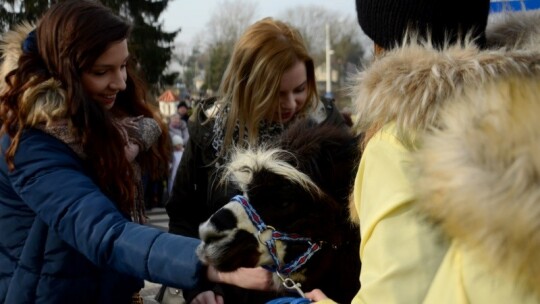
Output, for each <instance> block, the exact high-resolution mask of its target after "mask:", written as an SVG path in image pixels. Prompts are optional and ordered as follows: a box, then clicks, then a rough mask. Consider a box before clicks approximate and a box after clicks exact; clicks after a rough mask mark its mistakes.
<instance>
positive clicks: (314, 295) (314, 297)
mask: <svg viewBox="0 0 540 304" xmlns="http://www.w3.org/2000/svg"><path fill="white" fill-rule="evenodd" d="M306 298H308V299H310V300H311V301H312V302H318V301H322V300H326V299H328V297H327V296H326V295H325V294H324V293H323V292H322V291H321V290H320V289H313V290H312V291H310V292H306Z"/></svg>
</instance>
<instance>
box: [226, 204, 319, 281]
mask: <svg viewBox="0 0 540 304" xmlns="http://www.w3.org/2000/svg"><path fill="white" fill-rule="evenodd" d="M231 201H234V202H237V203H240V205H242V207H244V210H245V211H246V213H247V214H248V216H249V219H250V220H251V222H252V223H253V225H254V226H255V227H256V228H257V231H258V233H259V236H260V234H261V233H263V232H265V231H267V230H271V231H272V234H271V238H270V239H268V240H267V241H264V244H265V245H266V248H267V249H268V252H269V253H270V256H271V257H272V260H273V261H274V265H272V266H263V267H265V268H266V269H268V270H269V271H272V272H276V273H278V275H279V274H283V275H286V276H288V275H290V274H291V273H292V272H294V271H296V270H297V269H298V268H300V267H302V266H303V265H304V264H305V263H306V262H307V261H308V260H309V259H310V258H311V257H312V256H313V254H315V252H317V251H319V250H320V249H321V246H320V245H319V244H318V243H314V242H312V240H311V239H310V238H305V237H300V236H299V235H298V234H295V233H290V234H287V233H282V232H279V231H276V229H275V228H274V227H272V226H268V225H266V224H265V223H264V222H263V220H262V219H261V217H260V216H259V214H257V211H255V209H254V208H253V206H251V204H250V203H249V202H248V200H247V198H246V197H245V196H242V195H236V196H235V197H233V198H232V199H231ZM276 240H282V241H286V242H306V243H308V244H309V245H310V246H309V248H308V249H307V250H306V251H305V252H304V254H302V255H301V256H299V257H298V258H296V259H295V260H293V261H291V262H290V263H287V264H285V265H282V264H281V262H280V261H279V259H278V257H277V250H276ZM259 241H260V242H263V241H262V240H261V239H260V238H259ZM280 277H281V276H280Z"/></svg>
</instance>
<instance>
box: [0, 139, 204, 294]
mask: <svg viewBox="0 0 540 304" xmlns="http://www.w3.org/2000/svg"><path fill="white" fill-rule="evenodd" d="M7 144H8V140H7V139H6V138H3V140H2V146H3V147H2V149H3V150H4V151H5V148H6V147H7ZM9 179H10V182H11V184H12V186H13V189H14V190H15V191H16V192H17V194H18V195H19V196H20V197H21V199H22V200H23V201H24V202H25V203H26V204H27V205H28V206H29V207H30V208H31V209H32V210H33V211H34V212H35V213H36V215H37V216H38V217H39V218H41V219H42V220H43V221H44V222H45V223H46V224H47V225H48V226H49V227H50V229H52V230H54V231H55V232H56V233H57V234H58V235H59V236H60V237H61V238H62V239H63V240H64V241H65V242H66V243H68V244H69V245H70V246H72V247H74V248H75V249H76V250H77V251H79V252H80V253H81V254H83V255H84V256H86V257H87V258H88V259H89V260H90V261H92V262H93V263H95V264H96V265H99V266H102V267H110V268H112V269H115V270H116V271H119V272H122V273H126V274H130V275H133V276H136V277H139V278H142V279H146V280H149V281H153V282H158V283H163V284H167V285H169V286H175V287H179V288H192V287H194V285H195V284H197V282H198V275H199V272H200V269H201V264H200V263H199V260H198V258H197V256H196V254H195V248H196V246H197V245H198V244H199V241H198V240H195V239H191V238H186V237H182V236H176V235H172V234H168V233H164V232H162V231H160V230H157V229H153V228H150V227H146V226H141V225H138V224H135V223H132V222H130V221H128V220H127V219H126V218H125V217H124V216H123V215H122V214H121V213H120V212H119V211H118V209H117V208H116V207H115V206H114V204H113V203H112V202H111V201H110V200H109V199H108V198H107V197H106V196H105V195H104V194H103V193H102V192H101V191H100V190H99V188H98V186H97V185H96V184H95V183H94V182H93V181H92V180H91V179H90V178H89V177H88V175H87V174H85V172H84V169H83V167H82V164H81V161H80V159H78V158H77V156H76V155H75V154H74V153H73V152H72V151H71V150H70V148H69V147H68V146H67V145H65V144H64V143H62V142H60V141H58V140H56V139H54V138H53V137H51V136H49V135H46V134H45V133H42V132H41V131H37V130H30V131H27V132H26V133H25V134H24V135H23V137H22V139H21V141H20V143H19V148H18V150H17V153H16V156H15V170H14V171H12V172H9Z"/></svg>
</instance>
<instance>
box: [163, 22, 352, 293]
mask: <svg viewBox="0 0 540 304" xmlns="http://www.w3.org/2000/svg"><path fill="white" fill-rule="evenodd" d="M306 117H310V118H312V119H314V120H316V121H317V122H319V123H333V124H339V125H343V127H344V128H346V125H345V123H344V120H343V117H342V116H341V114H340V113H339V111H338V109H337V108H336V107H335V106H334V105H333V103H332V102H331V101H321V100H320V99H319V96H318V94H317V87H316V81H315V73H314V63H313V59H312V58H311V57H310V55H309V54H308V51H307V49H306V46H305V44H304V41H303V40H302V37H301V35H300V34H299V32H298V31H297V30H296V29H294V28H292V27H290V26H289V25H287V24H286V23H283V22H281V21H277V20H274V19H271V18H265V19H262V20H260V21H258V22H256V23H254V24H253V25H251V26H250V27H249V28H248V29H247V30H246V31H245V32H244V34H243V35H242V36H241V37H240V39H239V40H238V41H237V43H236V45H235V47H234V50H233V54H232V58H231V60H230V62H229V65H228V67H227V70H226V71H225V74H224V76H223V81H222V83H221V86H220V90H219V94H218V97H216V98H212V99H209V100H206V101H204V102H202V103H201V104H200V105H199V106H198V107H197V109H196V110H195V113H194V115H192V116H191V117H190V120H189V132H190V139H189V141H188V142H187V144H186V148H185V151H184V155H183V157H182V161H181V163H180V168H179V170H178V175H177V176H176V178H175V183H174V186H173V189H172V193H171V197H170V199H169V202H168V204H167V213H168V214H169V217H170V222H169V229H170V231H171V232H173V233H177V234H182V235H185V236H191V237H198V227H199V224H200V223H202V222H203V221H205V220H206V219H207V218H208V217H209V216H210V215H211V214H212V213H214V212H215V211H216V210H217V209H219V208H220V207H221V206H223V205H224V204H225V203H227V202H228V201H229V199H230V198H231V197H232V196H234V194H236V193H234V192H232V191H233V190H232V189H223V188H220V187H219V186H218V185H217V182H216V180H217V177H216V172H217V170H218V169H219V167H220V166H222V165H223V164H224V163H225V162H226V161H227V158H228V151H230V149H231V148H232V147H233V146H247V145H256V144H260V143H264V142H266V141H269V140H271V139H273V138H274V137H276V136H277V135H279V134H280V133H281V132H282V131H283V130H284V129H286V128H287V126H288V125H289V124H290V123H291V122H293V121H295V120H297V119H300V118H306ZM245 271H246V272H249V271H256V270H254V269H253V270H248V269H246V270H245ZM212 288H213V287H212ZM208 290H210V287H209V289H208ZM201 291H204V290H197V291H192V292H184V294H185V295H186V298H187V300H188V303H189V302H190V300H191V299H192V298H193V297H194V296H196V295H198V296H197V298H196V300H201V298H204V299H206V300H208V301H209V302H206V303H211V302H212V301H214V300H217V299H219V298H221V296H216V295H215V293H214V292H213V291H206V292H203V293H202V294H200V295H199V293H200V292H201ZM216 291H217V290H216ZM219 293H224V297H225V299H226V302H229V303H240V302H242V303H248V302H249V299H246V298H231V297H232V296H229V295H228V294H227V291H224V290H222V289H221V290H220V291H219ZM244 294H245V293H244ZM243 296H244V295H243ZM245 296H246V297H247V295H245ZM203 302H204V300H203Z"/></svg>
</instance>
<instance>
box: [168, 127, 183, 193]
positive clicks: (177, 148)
mask: <svg viewBox="0 0 540 304" xmlns="http://www.w3.org/2000/svg"><path fill="white" fill-rule="evenodd" d="M172 146H173V156H172V161H171V173H170V175H169V181H168V191H169V193H171V190H172V185H173V182H174V177H175V176H176V172H177V171H178V165H180V160H181V159H182V155H183V154H184V140H183V139H182V137H180V136H178V135H174V136H173V138H172Z"/></svg>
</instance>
